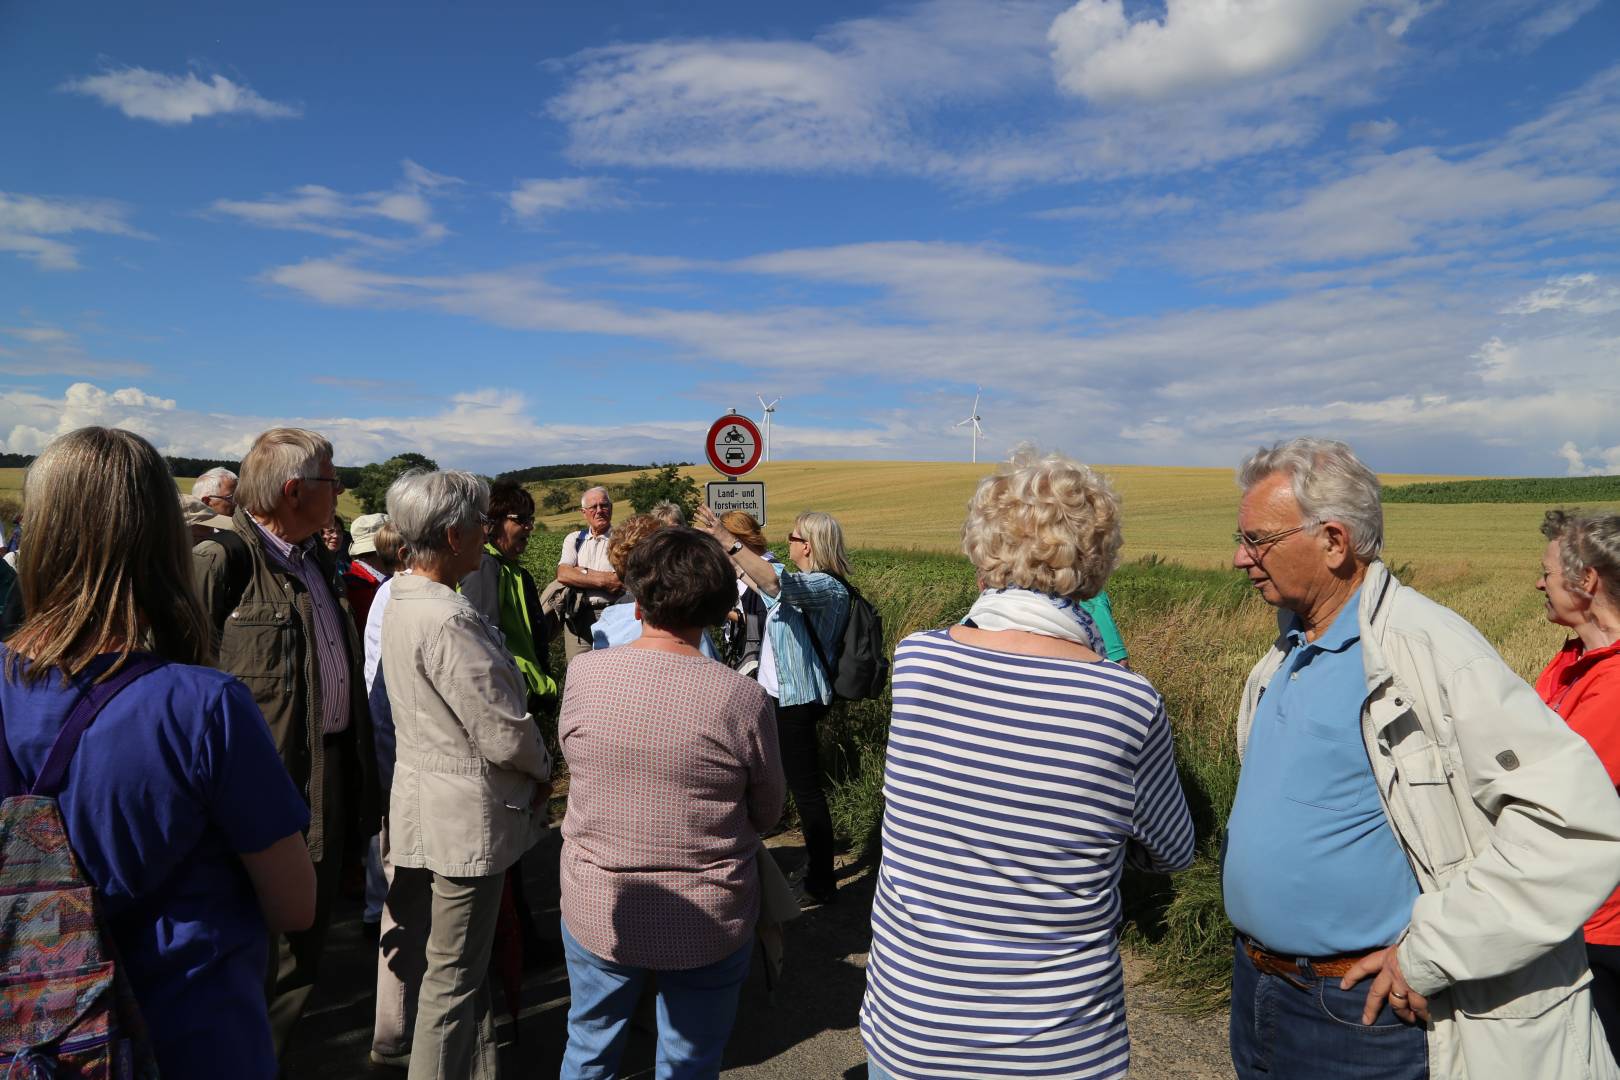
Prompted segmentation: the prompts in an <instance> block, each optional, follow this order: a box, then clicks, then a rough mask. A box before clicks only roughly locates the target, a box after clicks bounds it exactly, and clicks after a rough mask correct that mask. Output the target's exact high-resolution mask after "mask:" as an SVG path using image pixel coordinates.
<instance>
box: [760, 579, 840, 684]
mask: <svg viewBox="0 0 1620 1080" xmlns="http://www.w3.org/2000/svg"><path fill="white" fill-rule="evenodd" d="M773 568H774V569H775V570H776V577H777V580H778V581H779V582H781V585H782V591H781V592H779V593H777V594H776V595H775V596H766V595H765V594H764V593H760V596H761V597H762V598H763V599H764V601H765V606H766V607H767V608H768V609H769V610H770V618H769V619H767V620H766V622H765V632H766V633H767V634H768V635H770V639H771V651H772V653H773V654H775V657H776V689H777V696H776V700H777V703H778V704H781V705H805V704H808V703H810V702H812V701H816V702H820V703H821V704H823V705H829V704H831V703H832V699H833V695H832V684H831V682H830V681H829V680H828V678H827V673H826V672H825V671H823V670H822V667H821V661H820V660H819V659H818V658H817V655H816V645H815V643H813V642H812V641H811V640H810V634H811V633H812V632H813V633H814V634H815V635H816V642H819V643H820V645H821V651H822V652H824V653H826V654H827V657H828V658H829V659H834V658H836V657H837V655H838V650H839V646H840V645H841V644H842V642H843V639H844V623H845V621H846V620H847V619H848V618H849V590H848V589H846V588H844V586H843V585H841V584H839V582H838V579H837V578H835V577H833V576H832V575H831V574H823V573H820V572H812V573H808V574H790V573H788V572H787V568H786V567H785V566H783V565H781V564H780V563H777V564H773Z"/></svg>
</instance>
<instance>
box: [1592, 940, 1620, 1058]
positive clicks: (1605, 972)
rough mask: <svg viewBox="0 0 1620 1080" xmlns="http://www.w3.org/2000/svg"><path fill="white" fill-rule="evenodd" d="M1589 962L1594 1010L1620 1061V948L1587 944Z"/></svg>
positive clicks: (1612, 1051)
mask: <svg viewBox="0 0 1620 1080" xmlns="http://www.w3.org/2000/svg"><path fill="white" fill-rule="evenodd" d="M1586 962H1587V964H1588V965H1589V966H1590V967H1591V968H1592V1006H1593V1008H1595V1009H1597V1014H1598V1019H1599V1020H1601V1021H1603V1034H1605V1035H1606V1036H1608V1038H1609V1050H1610V1052H1611V1053H1613V1054H1614V1056H1615V1060H1617V1061H1620V945H1593V944H1592V943H1591V942H1590V941H1589V942H1587V943H1586Z"/></svg>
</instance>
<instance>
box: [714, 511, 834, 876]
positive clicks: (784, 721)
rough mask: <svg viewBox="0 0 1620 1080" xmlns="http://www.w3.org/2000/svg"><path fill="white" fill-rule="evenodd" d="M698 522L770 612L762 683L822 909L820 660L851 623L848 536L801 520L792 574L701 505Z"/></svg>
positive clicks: (828, 685) (826, 872)
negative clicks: (773, 706)
mask: <svg viewBox="0 0 1620 1080" xmlns="http://www.w3.org/2000/svg"><path fill="white" fill-rule="evenodd" d="M695 524H696V525H697V527H698V528H700V529H702V530H703V531H705V532H707V533H709V534H710V535H711V536H713V537H714V538H715V539H716V540H718V541H720V545H721V546H722V547H723V548H725V549H726V553H727V554H729V555H730V556H731V559H732V561H733V562H734V563H736V565H737V567H738V568H739V569H740V570H742V572H743V573H744V574H745V575H747V577H748V579H749V580H750V581H751V582H753V584H754V587H755V588H757V589H758V590H759V594H760V596H761V598H763V599H764V601H765V605H766V607H767V608H769V609H770V615H769V616H768V618H767V619H766V623H765V632H766V634H767V635H768V636H769V639H770V644H771V653H772V657H773V660H774V662H773V663H772V664H769V665H761V667H760V670H759V685H760V686H761V687H763V688H764V690H765V692H766V693H767V694H769V695H770V696H771V697H772V698H774V699H775V700H776V731H777V739H778V741H779V742H780V744H781V749H782V768H783V770H784V771H785V772H786V773H787V782H788V790H789V791H791V792H792V793H793V802H794V805H795V806H797V807H798V808H799V822H800V826H801V827H802V828H803V829H804V849H805V854H806V856H807V865H806V867H805V874H804V891H805V895H806V896H808V897H809V898H810V899H811V900H813V901H814V902H816V903H818V904H831V903H836V902H837V899H838V878H837V875H836V874H835V873H834V870H833V827H832V815H831V813H830V812H829V811H828V809H827V793H826V791H824V790H823V788H822V772H821V764H820V762H819V761H818V748H819V745H820V742H821V737H820V734H819V732H818V730H817V729H818V728H819V726H820V724H821V720H822V718H823V717H825V716H826V715H827V710H828V709H829V708H830V707H831V706H832V701H833V692H832V676H831V674H830V673H829V672H828V671H827V669H826V667H825V666H824V665H823V664H822V662H821V657H822V656H823V655H826V656H836V655H837V652H838V647H839V644H840V642H841V641H842V640H843V636H844V625H845V623H846V622H847V621H848V619H849V589H848V588H846V587H845V585H844V579H845V578H847V577H849V573H850V570H849V559H848V557H847V556H846V555H845V554H844V530H843V528H842V527H841V526H840V525H839V524H838V520H837V519H836V518H834V517H833V516H832V515H831V514H823V513H819V512H817V511H813V510H810V511H806V512H804V513H802V514H800V515H799V516H798V518H797V520H795V521H794V523H793V529H792V531H791V532H789V533H788V560H789V561H790V562H792V563H793V566H794V568H795V569H796V570H797V571H798V573H795V574H789V573H787V572H786V567H784V566H783V565H782V564H781V563H773V562H767V561H766V560H765V559H763V558H761V557H760V556H758V555H756V554H754V552H753V551H752V550H750V549H749V547H748V546H747V545H746V544H745V543H743V541H742V540H740V539H738V538H737V537H736V536H734V535H732V533H731V531H730V530H728V529H727V528H726V527H725V525H723V524H722V523H721V521H720V519H719V518H717V517H716V516H715V515H714V513H713V512H712V511H711V510H709V508H708V507H705V506H700V507H698V510H697V521H696V523H695Z"/></svg>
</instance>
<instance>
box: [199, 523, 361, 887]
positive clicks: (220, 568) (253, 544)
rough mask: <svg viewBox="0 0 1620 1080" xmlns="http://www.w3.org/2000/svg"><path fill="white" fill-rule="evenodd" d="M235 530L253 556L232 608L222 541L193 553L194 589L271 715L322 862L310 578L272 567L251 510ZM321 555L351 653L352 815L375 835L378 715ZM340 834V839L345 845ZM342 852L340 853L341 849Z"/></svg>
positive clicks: (314, 854) (335, 577)
mask: <svg viewBox="0 0 1620 1080" xmlns="http://www.w3.org/2000/svg"><path fill="white" fill-rule="evenodd" d="M235 532H236V534H237V536H239V537H241V538H242V540H243V541H244V542H245V543H246V545H247V548H248V551H249V552H250V553H251V555H252V569H251V572H250V573H249V575H248V579H247V581H246V583H245V584H243V585H242V586H241V593H240V596H239V598H238V599H237V600H236V602H235V603H234V604H232V603H231V602H230V597H231V596H232V595H233V594H234V592H235V590H234V589H233V588H232V582H231V581H230V573H229V566H228V559H227V557H226V553H225V550H224V548H223V547H222V546H221V545H220V544H219V543H217V542H214V541H208V540H205V541H203V542H202V543H200V544H198V545H197V546H196V547H195V548H193V549H192V557H193V559H194V570H195V572H196V580H197V588H198V591H199V592H201V594H202V601H203V607H204V608H205V609H206V610H207V611H208V612H209V615H210V617H211V618H212V619H213V621H214V630H215V633H217V634H218V635H219V668H220V670H221V671H228V672H230V673H231V674H232V675H235V676H236V677H237V678H238V679H240V680H241V682H242V684H243V685H245V686H246V687H247V688H248V690H249V691H251V692H252V694H253V700H254V701H255V702H257V703H258V706H259V710H260V711H261V712H262V713H264V719H265V723H266V724H267V725H269V728H270V736H271V738H272V739H273V740H274V741H275V744H276V749H277V750H278V751H280V753H281V760H282V762H283V763H284V764H285V765H286V766H287V772H288V774H289V775H290V776H291V777H292V779H293V782H294V783H296V784H297V785H298V786H299V788H300V789H301V790H302V791H303V792H304V798H305V799H306V800H308V802H309V809H310V826H309V837H308V839H309V856H310V858H311V859H313V860H314V861H316V862H319V861H320V860H321V858H322V856H323V854H324V852H325V843H326V836H325V820H324V816H323V809H324V808H323V805H322V804H323V801H324V800H323V798H322V795H321V792H322V786H321V783H322V778H323V776H324V769H325V765H326V755H325V752H324V739H323V737H322V732H321V725H320V723H319V722H314V723H311V717H313V716H316V715H317V714H318V711H319V708H320V700H321V693H320V671H319V666H320V665H319V662H318V660H317V658H316V652H315V648H314V646H313V645H312V644H311V643H312V642H313V641H314V634H315V631H314V624H315V611H314V607H313V606H312V602H311V600H310V597H309V592H308V590H307V589H306V588H305V587H304V583H303V581H302V580H301V579H300V578H298V577H297V576H296V575H293V574H289V573H286V572H285V571H283V570H281V569H279V568H277V567H276V566H274V565H272V564H271V562H270V559H269V556H268V555H267V553H266V552H265V550H264V547H263V544H262V543H261V541H260V539H259V533H258V530H257V529H256V528H255V527H254V525H253V522H252V519H251V518H249V516H248V513H247V511H246V510H242V509H238V510H237V512H236V517H235ZM314 557H315V558H316V559H318V560H319V562H320V566H321V569H322V573H323V575H324V576H325V577H326V579H327V581H328V582H330V583H331V586H332V592H333V594H334V595H335V596H336V597H337V601H338V605H339V607H341V608H342V610H343V613H344V615H345V618H344V619H343V625H344V629H345V631H346V632H347V637H348V652H349V723H350V725H351V727H352V728H353V730H354V734H355V750H356V757H357V758H358V764H359V775H358V776H355V777H351V778H348V781H347V784H348V787H349V790H350V791H351V792H352V794H351V796H350V802H349V805H350V807H351V808H352V814H351V817H352V818H353V819H355V820H354V823H355V824H356V825H357V826H358V828H359V829H360V835H362V836H370V835H372V834H373V833H375V832H376V831H377V827H378V821H379V814H378V804H379V800H378V793H377V752H376V748H375V746H374V744H373V742H372V732H371V713H370V711H369V710H368V709H367V707H366V681H365V677H364V675H363V674H362V672H361V660H362V657H363V653H362V650H361V645H360V635H359V633H358V632H357V631H356V630H355V625H354V613H353V611H352V610H351V609H350V608H349V602H348V599H347V596H346V594H345V592H344V587H343V576H342V575H341V574H339V573H338V572H337V567H336V564H335V563H334V562H333V561H332V559H331V556H330V554H329V553H328V552H327V551H326V550H325V549H324V548H320V547H318V546H317V548H316V550H315V552H314ZM342 839H343V838H342V837H338V838H336V839H335V841H334V842H335V843H337V844H339V845H341V844H342ZM335 855H336V856H337V857H341V855H342V852H341V851H338V852H336V853H335Z"/></svg>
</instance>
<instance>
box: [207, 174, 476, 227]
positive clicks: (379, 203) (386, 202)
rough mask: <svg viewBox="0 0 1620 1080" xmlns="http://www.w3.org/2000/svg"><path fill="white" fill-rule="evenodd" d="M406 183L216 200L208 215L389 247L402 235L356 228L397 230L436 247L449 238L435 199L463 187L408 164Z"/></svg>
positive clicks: (453, 179)
mask: <svg viewBox="0 0 1620 1080" xmlns="http://www.w3.org/2000/svg"><path fill="white" fill-rule="evenodd" d="M402 168H403V171H404V174H405V175H404V178H403V179H402V180H401V181H400V183H399V184H398V185H396V186H395V187H393V188H391V189H388V190H384V191H367V192H361V193H359V194H354V195H349V194H345V193H343V192H341V191H335V190H333V189H332V188H329V187H325V186H324V185H321V184H304V185H302V186H300V187H296V188H294V189H293V190H292V191H291V192H290V193H288V194H286V195H267V196H265V197H264V198H262V199H216V200H215V201H214V202H213V204H212V205H211V206H210V207H209V209H210V210H211V211H212V212H213V213H216V214H224V215H226V216H228V217H234V218H237V219H238V220H241V221H245V222H247V223H248V224H250V225H258V226H261V227H263V228H267V229H291V230H294V231H297V232H307V233H314V234H315V235H317V236H327V237H331V238H333V239H336V240H354V241H358V242H361V243H363V244H369V245H379V246H390V245H397V244H399V243H400V242H401V240H402V237H400V236H399V235H397V234H396V235H393V236H381V235H378V234H376V233H375V232H371V231H367V230H366V229H363V228H359V227H357V226H363V225H376V224H382V225H384V226H395V227H396V233H397V232H398V231H403V232H404V233H406V234H407V237H405V238H408V239H410V240H412V241H415V242H433V241H437V240H441V239H443V238H444V237H445V236H447V235H448V234H449V231H450V230H449V229H447V228H446V227H445V226H444V225H443V224H441V223H440V222H438V221H437V220H435V216H434V209H433V202H432V199H431V198H430V197H431V196H437V195H440V194H442V193H443V192H444V191H445V190H446V189H448V188H451V187H454V186H455V185H458V184H461V183H462V182H463V181H461V180H459V179H457V178H456V177H453V176H444V175H441V174H439V173H435V172H432V171H431V170H428V169H425V168H423V167H422V166H420V165H418V164H417V163H416V162H414V161H411V160H409V159H406V160H405V161H404V162H403V163H402Z"/></svg>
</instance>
